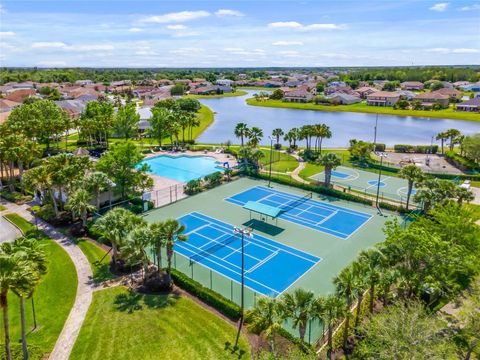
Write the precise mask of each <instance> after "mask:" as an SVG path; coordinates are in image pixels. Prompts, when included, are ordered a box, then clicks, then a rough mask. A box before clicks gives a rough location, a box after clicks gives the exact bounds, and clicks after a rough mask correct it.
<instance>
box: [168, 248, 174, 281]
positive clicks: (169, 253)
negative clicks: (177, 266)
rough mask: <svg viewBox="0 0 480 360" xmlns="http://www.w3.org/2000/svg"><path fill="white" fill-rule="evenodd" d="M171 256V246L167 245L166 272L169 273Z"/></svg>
mask: <svg viewBox="0 0 480 360" xmlns="http://www.w3.org/2000/svg"><path fill="white" fill-rule="evenodd" d="M172 256H173V246H172V245H167V261H168V264H167V273H168V274H169V275H170V269H171V268H172Z"/></svg>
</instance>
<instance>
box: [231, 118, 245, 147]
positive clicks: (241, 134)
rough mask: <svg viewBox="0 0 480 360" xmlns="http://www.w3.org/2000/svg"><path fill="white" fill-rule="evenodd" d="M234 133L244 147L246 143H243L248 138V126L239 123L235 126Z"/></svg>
mask: <svg viewBox="0 0 480 360" xmlns="http://www.w3.org/2000/svg"><path fill="white" fill-rule="evenodd" d="M233 133H234V134H235V136H236V137H237V138H240V141H241V146H242V147H243V145H244V143H243V139H244V138H245V137H246V136H247V134H248V126H247V124H245V123H238V124H237V125H236V126H235V130H234V131H233Z"/></svg>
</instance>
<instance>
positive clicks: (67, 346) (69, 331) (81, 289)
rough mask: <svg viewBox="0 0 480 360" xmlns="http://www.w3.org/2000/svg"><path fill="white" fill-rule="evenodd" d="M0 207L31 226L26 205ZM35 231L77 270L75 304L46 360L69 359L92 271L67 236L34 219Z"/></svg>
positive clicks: (89, 292) (89, 298)
mask: <svg viewBox="0 0 480 360" xmlns="http://www.w3.org/2000/svg"><path fill="white" fill-rule="evenodd" d="M1 204H2V205H4V206H5V207H6V208H7V210H4V211H2V212H0V215H5V214H7V213H17V214H19V215H20V216H22V217H23V218H25V219H26V220H28V221H29V222H31V223H32V224H34V223H35V219H34V217H33V215H32V214H31V213H30V212H29V211H28V210H27V209H28V205H16V204H13V203H10V202H1ZM38 228H39V229H40V230H42V231H43V232H44V233H45V234H47V236H49V237H50V238H52V239H53V240H55V241H56V242H57V244H59V245H60V246H61V247H62V248H63V249H64V250H65V251H66V252H67V253H68V255H69V256H70V258H71V259H72V261H73V263H74V265H75V269H76V270H77V278H78V286H77V294H76V297H75V303H74V304H73V307H72V309H71V310H70V314H69V315H68V318H67V320H66V322H65V324H64V326H63V329H62V332H61V333H60V336H59V337H58V339H57V342H56V344H55V347H54V348H53V351H52V352H51V354H50V357H49V360H67V359H68V358H69V357H70V353H71V352H72V349H73V345H74V344H75V341H76V340H77V337H78V333H79V331H80V328H81V327H82V324H83V321H84V320H85V316H86V314H87V311H88V308H89V307H90V303H91V302H92V293H93V290H94V283H93V281H92V277H93V274H92V269H91V268H90V263H89V262H88V260H87V258H86V256H85V255H84V254H83V252H82V250H80V248H79V247H78V246H77V245H75V244H74V243H73V242H72V241H71V240H70V239H69V238H68V237H66V236H65V235H63V234H62V233H60V232H58V231H56V230H55V228H54V227H53V226H51V225H50V224H47V223H45V222H44V221H42V220H38Z"/></svg>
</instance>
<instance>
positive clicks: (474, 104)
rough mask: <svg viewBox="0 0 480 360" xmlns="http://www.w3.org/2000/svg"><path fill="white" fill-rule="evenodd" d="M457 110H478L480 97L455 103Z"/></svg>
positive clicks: (479, 110)
mask: <svg viewBox="0 0 480 360" xmlns="http://www.w3.org/2000/svg"><path fill="white" fill-rule="evenodd" d="M456 110H457V111H468V112H480V97H476V98H473V99H470V100H467V101H464V102H461V103H459V104H457V106H456Z"/></svg>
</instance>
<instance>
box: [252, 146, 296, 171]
mask: <svg viewBox="0 0 480 360" xmlns="http://www.w3.org/2000/svg"><path fill="white" fill-rule="evenodd" d="M261 150H262V152H263V153H264V154H265V156H264V157H263V158H261V159H260V163H261V164H263V165H264V170H267V171H268V170H270V165H269V164H270V152H271V151H270V149H261ZM297 166H298V161H297V159H295V158H294V157H293V156H292V155H290V154H287V153H284V152H280V151H275V150H273V153H272V171H277V172H287V171H293V170H295V169H296V168H297Z"/></svg>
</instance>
